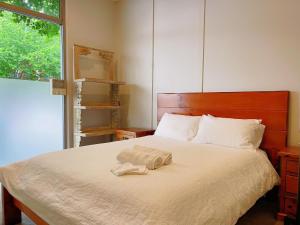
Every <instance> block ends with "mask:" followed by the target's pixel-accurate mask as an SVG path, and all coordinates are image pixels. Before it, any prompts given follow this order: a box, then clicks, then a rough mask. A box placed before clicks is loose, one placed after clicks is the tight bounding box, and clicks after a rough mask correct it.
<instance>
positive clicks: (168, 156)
mask: <svg viewBox="0 0 300 225" xmlns="http://www.w3.org/2000/svg"><path fill="white" fill-rule="evenodd" d="M133 150H136V151H142V152H145V153H149V154H153V155H159V156H160V157H161V158H162V160H163V162H162V164H163V165H169V164H171V163H172V153H171V152H167V151H163V150H160V149H154V148H149V147H145V146H141V145H135V146H134V147H133Z"/></svg>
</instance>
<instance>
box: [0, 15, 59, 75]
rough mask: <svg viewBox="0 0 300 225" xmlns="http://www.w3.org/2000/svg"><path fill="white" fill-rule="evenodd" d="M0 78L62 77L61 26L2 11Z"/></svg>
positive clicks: (0, 23) (0, 26)
mask: <svg viewBox="0 0 300 225" xmlns="http://www.w3.org/2000/svg"><path fill="white" fill-rule="evenodd" d="M0 78H9V79H22V80H39V81H48V80H49V79H50V78H56V79H59V78H61V35H60V26H59V25H57V24H53V23H50V22H46V21H42V20H37V19H34V18H29V17H26V16H20V15H18V14H15V13H11V12H7V11H2V12H1V13H0Z"/></svg>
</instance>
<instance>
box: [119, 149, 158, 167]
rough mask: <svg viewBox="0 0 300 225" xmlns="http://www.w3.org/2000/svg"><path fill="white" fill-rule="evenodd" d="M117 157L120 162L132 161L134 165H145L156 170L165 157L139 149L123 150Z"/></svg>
mask: <svg viewBox="0 0 300 225" xmlns="http://www.w3.org/2000/svg"><path fill="white" fill-rule="evenodd" d="M117 159H118V160H119V162H120V163H126V162H129V163H132V164H133V165H145V166H146V167H147V168H148V169H149V170H155V169H157V168H159V167H161V166H162V165H163V159H162V158H161V156H160V155H159V154H153V153H151V152H144V151H140V150H137V149H126V150H123V151H122V152H121V153H120V154H119V155H118V156H117Z"/></svg>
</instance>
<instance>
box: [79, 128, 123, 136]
mask: <svg viewBox="0 0 300 225" xmlns="http://www.w3.org/2000/svg"><path fill="white" fill-rule="evenodd" d="M116 130H117V129H113V128H106V127H98V128H97V127H95V128H85V129H83V130H82V131H81V132H79V133H74V134H75V135H76V136H80V137H97V136H103V135H109V134H115V133H116Z"/></svg>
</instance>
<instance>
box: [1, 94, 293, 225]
mask: <svg viewBox="0 0 300 225" xmlns="http://www.w3.org/2000/svg"><path fill="white" fill-rule="evenodd" d="M157 100H158V105H157V106H158V108H157V119H158V121H159V120H160V118H161V117H162V115H163V114H164V113H165V112H168V113H175V114H183V115H193V116H196V115H203V114H211V115H214V116H219V117H230V118H241V119H251V118H252V119H253V118H258V119H262V120H263V122H262V123H263V124H265V125H266V131H265V135H264V138H263V142H262V145H261V148H262V149H263V150H265V151H266V152H267V154H268V156H269V158H270V161H271V162H272V164H273V165H274V167H275V168H277V166H278V152H279V151H280V150H281V149H282V148H284V147H286V143H287V134H288V114H289V92H288V91H270V92H227V93H226V92H210V93H173V94H170V93H164V94H158V96H157ZM2 206H3V225H15V224H18V223H21V212H24V213H25V214H26V215H27V216H28V217H29V218H30V219H31V220H32V221H33V222H34V223H36V224H37V225H47V224H48V223H46V222H45V221H44V220H43V219H42V218H41V217H40V216H38V215H37V214H36V213H35V212H33V211H32V210H31V209H30V208H29V207H27V206H26V205H25V204H23V203H22V202H21V201H19V200H17V199H16V198H15V197H13V196H12V195H11V194H10V193H9V192H8V191H7V190H6V188H5V187H3V186H2Z"/></svg>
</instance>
